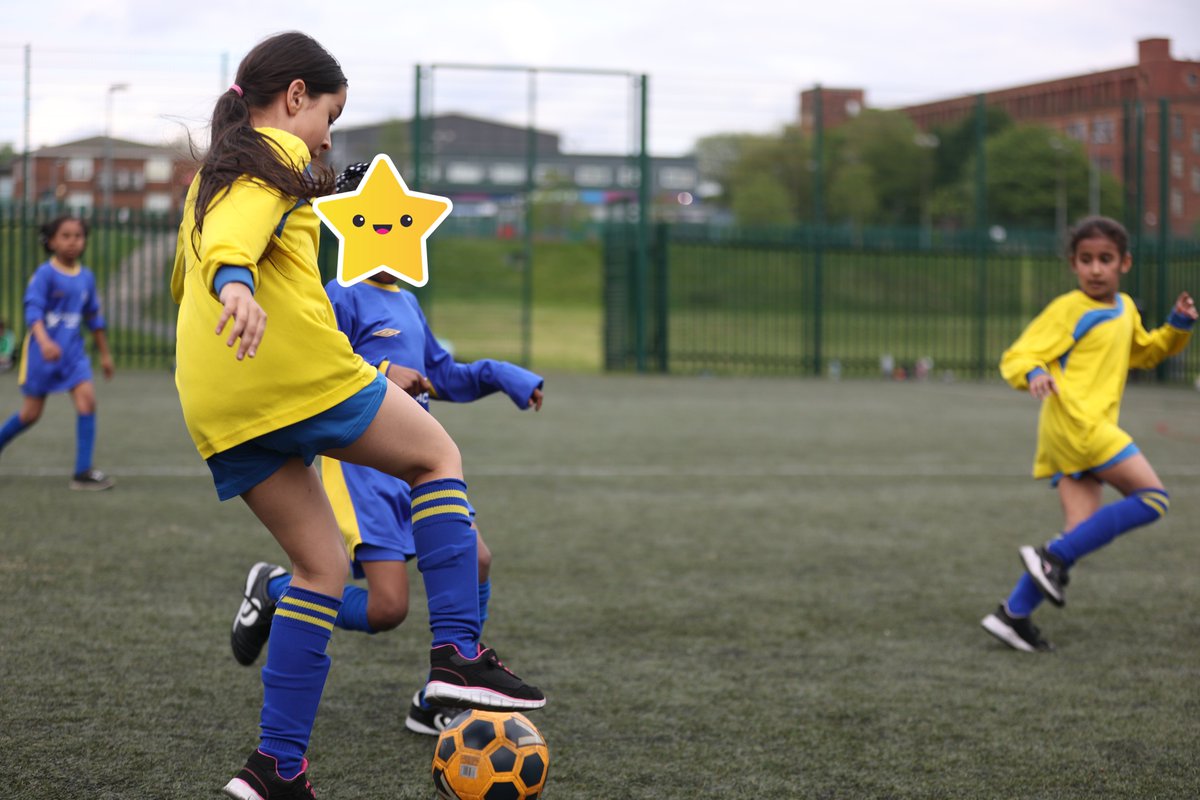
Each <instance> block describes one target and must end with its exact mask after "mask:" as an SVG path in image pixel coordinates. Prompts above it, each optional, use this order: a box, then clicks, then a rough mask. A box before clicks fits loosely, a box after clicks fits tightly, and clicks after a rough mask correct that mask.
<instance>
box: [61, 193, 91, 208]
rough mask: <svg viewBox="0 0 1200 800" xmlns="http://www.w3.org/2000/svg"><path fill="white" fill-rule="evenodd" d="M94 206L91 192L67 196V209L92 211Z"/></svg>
mask: <svg viewBox="0 0 1200 800" xmlns="http://www.w3.org/2000/svg"><path fill="white" fill-rule="evenodd" d="M92 205H93V203H92V193H91V192H71V193H70V194H68V195H67V208H71V209H90V208H91V207H92Z"/></svg>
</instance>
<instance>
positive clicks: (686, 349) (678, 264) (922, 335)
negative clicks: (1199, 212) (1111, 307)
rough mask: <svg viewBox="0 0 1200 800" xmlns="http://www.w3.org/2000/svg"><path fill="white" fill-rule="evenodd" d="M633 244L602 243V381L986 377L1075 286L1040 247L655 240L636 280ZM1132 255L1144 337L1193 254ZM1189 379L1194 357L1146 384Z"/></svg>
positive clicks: (1191, 279) (801, 235) (825, 238)
mask: <svg viewBox="0 0 1200 800" xmlns="http://www.w3.org/2000/svg"><path fill="white" fill-rule="evenodd" d="M635 243H636V237H635V236H634V232H633V231H632V230H631V229H630V226H629V225H626V224H621V223H614V224H613V225H612V226H611V227H610V228H609V230H608V233H607V235H606V240H605V245H606V246H605V256H604V267H605V299H606V311H605V322H606V325H605V329H606V335H605V364H606V366H607V368H608V369H612V370H637V369H639V366H640V367H641V368H643V369H646V370H650V371H659V372H671V373H693V374H694V373H716V374H765V375H810V376H814V375H816V376H819V375H830V376H835V377H837V376H846V377H852V376H859V377H862V376H875V375H879V374H880V373H881V372H886V373H890V374H894V375H896V376H905V377H908V376H912V375H914V374H916V375H921V376H930V377H943V378H952V377H965V378H980V377H983V378H992V377H995V376H996V375H997V363H998V361H999V358H1000V355H1001V353H1003V351H1004V349H1005V348H1006V347H1007V346H1008V345H1009V344H1010V343H1011V342H1012V341H1013V340H1014V339H1015V338H1016V337H1017V335H1018V334H1019V333H1020V331H1021V329H1022V328H1023V327H1024V326H1025V325H1026V324H1027V323H1028V322H1029V320H1030V319H1032V318H1033V317H1034V316H1035V315H1036V314H1037V313H1038V311H1040V310H1041V308H1042V307H1043V306H1044V305H1045V304H1046V303H1047V302H1048V301H1049V300H1050V299H1052V298H1053V297H1055V296H1056V295H1058V294H1061V293H1063V292H1065V291H1068V290H1070V289H1072V288H1074V287H1075V286H1076V282H1075V280H1074V277H1073V276H1072V274H1071V272H1070V270H1069V269H1068V267H1067V264H1066V261H1065V259H1064V257H1063V255H1062V247H1061V243H1060V242H1059V241H1058V240H1057V239H1056V237H1054V236H1053V235H1050V234H1037V233H1031V234H1023V235H1022V234H1014V233H1012V232H1008V233H1006V234H1005V236H1004V238H1003V241H996V240H993V239H991V238H987V237H979V236H973V235H970V234H940V235H938V236H935V237H934V238H933V240H932V241H926V240H925V239H924V238H923V237H922V235H921V232H920V231H917V230H915V229H914V230H907V229H891V230H873V231H854V230H841V229H833V230H831V229H824V230H821V229H815V228H790V229H780V230H755V231H750V230H742V231H739V230H732V229H727V228H726V229H711V228H705V227H688V226H667V225H660V226H657V227H656V228H655V229H654V235H653V239H652V242H651V245H650V259H649V262H650V263H649V265H648V266H647V267H646V268H644V269H643V270H640V271H639V266H638V259H637V257H636V253H635V252H634V249H633V248H634V245H635ZM1138 252H1139V253H1140V254H1141V257H1142V262H1141V263H1140V264H1135V266H1134V269H1133V272H1132V274H1131V275H1129V276H1127V278H1126V281H1125V285H1124V286H1123V290H1124V291H1126V292H1128V293H1129V294H1130V295H1131V296H1132V297H1133V298H1134V300H1135V302H1136V303H1137V304H1138V306H1139V308H1140V309H1141V310H1142V316H1143V320H1144V322H1145V324H1146V325H1147V326H1148V327H1152V326H1155V325H1158V324H1161V323H1162V322H1163V320H1165V318H1166V316H1167V314H1168V313H1169V311H1170V307H1171V304H1172V303H1173V302H1174V299H1175V297H1176V296H1177V295H1178V293H1179V292H1180V291H1182V290H1185V289H1186V290H1189V291H1192V292H1196V291H1200V242H1195V241H1171V242H1169V243H1168V247H1167V249H1165V250H1163V249H1162V248H1160V247H1159V246H1158V243H1157V242H1156V241H1144V242H1142V243H1140V247H1139V248H1138ZM1198 374H1200V348H1197V347H1192V348H1190V349H1189V350H1188V351H1186V352H1185V353H1184V354H1182V355H1181V356H1178V357H1176V358H1173V359H1171V360H1170V361H1168V362H1167V363H1166V364H1165V365H1163V367H1162V368H1160V369H1159V370H1158V371H1157V372H1156V373H1155V375H1154V376H1153V378H1152V379H1157V380H1160V381H1180V382H1181V381H1183V380H1185V379H1187V380H1189V381H1190V380H1193V379H1195V377H1196V376H1197V375H1198Z"/></svg>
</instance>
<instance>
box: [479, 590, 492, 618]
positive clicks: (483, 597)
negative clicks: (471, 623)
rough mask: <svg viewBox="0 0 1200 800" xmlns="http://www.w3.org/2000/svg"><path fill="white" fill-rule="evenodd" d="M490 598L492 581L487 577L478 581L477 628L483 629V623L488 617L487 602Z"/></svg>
mask: <svg viewBox="0 0 1200 800" xmlns="http://www.w3.org/2000/svg"><path fill="white" fill-rule="evenodd" d="M491 599H492V581H491V579H490V578H489V579H488V580H486V581H480V583H479V628H480V630H481V631H482V630H483V623H485V622H487V617H488V602H489V601H490V600H491Z"/></svg>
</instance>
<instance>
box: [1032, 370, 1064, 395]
mask: <svg viewBox="0 0 1200 800" xmlns="http://www.w3.org/2000/svg"><path fill="white" fill-rule="evenodd" d="M1029 394H1031V395H1033V398H1034V399H1035V400H1045V399H1046V398H1047V397H1049V396H1050V395H1052V394H1058V384H1056V383H1055V382H1054V378H1051V377H1050V376H1049V375H1047V374H1045V373H1042V374H1041V375H1035V376H1034V378H1033V380H1031V381H1030V382H1029Z"/></svg>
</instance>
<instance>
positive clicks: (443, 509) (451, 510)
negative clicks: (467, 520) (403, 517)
mask: <svg viewBox="0 0 1200 800" xmlns="http://www.w3.org/2000/svg"><path fill="white" fill-rule="evenodd" d="M413 507H414V508H415V507H416V503H413ZM438 514H462V515H463V516H464V517H469V516H471V512H470V511H468V510H467V507H466V506H454V505H444V506H430V507H429V508H422V509H421V510H420V511H414V512H413V515H412V521H413V522H418V521H420V520H423V519H425V518H426V517H433V516H436V515H438Z"/></svg>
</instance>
